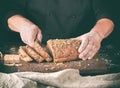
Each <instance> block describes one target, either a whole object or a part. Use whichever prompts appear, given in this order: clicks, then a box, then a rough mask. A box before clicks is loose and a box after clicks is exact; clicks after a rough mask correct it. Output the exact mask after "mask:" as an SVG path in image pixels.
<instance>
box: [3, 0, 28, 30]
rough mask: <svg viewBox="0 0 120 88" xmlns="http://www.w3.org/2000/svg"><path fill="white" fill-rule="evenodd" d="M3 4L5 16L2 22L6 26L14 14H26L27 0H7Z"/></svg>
mask: <svg viewBox="0 0 120 88" xmlns="http://www.w3.org/2000/svg"><path fill="white" fill-rule="evenodd" d="M3 4H4V6H3V12H4V13H3V16H2V19H1V20H2V22H3V25H4V26H5V28H7V29H9V28H8V24H7V20H8V19H9V18H10V17H11V16H14V15H17V14H19V15H23V16H25V15H26V13H25V4H26V1H25V0H10V1H9V0H6V1H5V2H4V3H3Z"/></svg>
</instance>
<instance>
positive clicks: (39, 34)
mask: <svg viewBox="0 0 120 88" xmlns="http://www.w3.org/2000/svg"><path fill="white" fill-rule="evenodd" d="M36 40H37V42H39V43H40V42H42V34H41V32H39V33H38V34H37V39H36Z"/></svg>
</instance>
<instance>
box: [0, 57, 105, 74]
mask: <svg viewBox="0 0 120 88" xmlns="http://www.w3.org/2000/svg"><path fill="white" fill-rule="evenodd" d="M20 64H22V65H21V66H5V65H3V66H1V67H0V71H2V72H5V73H12V72H25V71H33V72H42V73H50V72H56V71H60V70H63V69H69V68H73V69H78V70H80V74H84V75H87V74H102V73H106V72H107V66H106V63H105V62H104V61H103V60H102V59H100V58H94V59H92V60H85V61H83V60H77V61H70V62H64V63H53V62H43V63H36V62H31V63H28V62H24V61H21V62H20ZM2 69H3V70H2Z"/></svg>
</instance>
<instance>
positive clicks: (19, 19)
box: [8, 15, 34, 32]
mask: <svg viewBox="0 0 120 88" xmlns="http://www.w3.org/2000/svg"><path fill="white" fill-rule="evenodd" d="M31 26H34V24H33V23H32V22H31V21H29V20H28V19H26V18H24V17H23V16H21V15H14V16H12V17H10V18H9V19H8V27H9V28H10V29H11V30H12V31H15V32H20V30H21V29H22V30H24V29H25V27H31Z"/></svg>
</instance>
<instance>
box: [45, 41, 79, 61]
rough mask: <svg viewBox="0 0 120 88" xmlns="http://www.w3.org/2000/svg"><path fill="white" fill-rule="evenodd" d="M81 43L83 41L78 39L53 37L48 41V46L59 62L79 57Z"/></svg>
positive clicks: (55, 59)
mask: <svg viewBox="0 0 120 88" xmlns="http://www.w3.org/2000/svg"><path fill="white" fill-rule="evenodd" d="M80 44H81V41H80V40H76V39H53V40H48V41H47V48H48V49H49V51H50V53H51V55H52V57H53V59H54V62H56V63H57V62H63V61H71V60H76V59H78V55H79V53H78V48H79V46H80Z"/></svg>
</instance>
